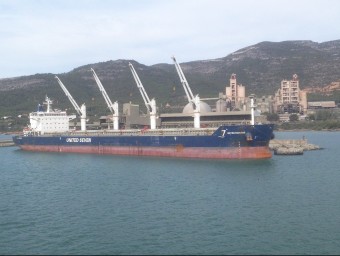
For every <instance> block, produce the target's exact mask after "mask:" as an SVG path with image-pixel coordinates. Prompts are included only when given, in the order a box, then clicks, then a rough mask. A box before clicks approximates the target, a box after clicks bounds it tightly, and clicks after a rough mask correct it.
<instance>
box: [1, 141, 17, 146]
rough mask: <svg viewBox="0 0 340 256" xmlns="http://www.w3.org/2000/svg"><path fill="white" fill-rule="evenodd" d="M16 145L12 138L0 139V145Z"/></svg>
mask: <svg viewBox="0 0 340 256" xmlns="http://www.w3.org/2000/svg"><path fill="white" fill-rule="evenodd" d="M14 145H15V144H14V142H13V141H12V140H0V147H11V146H14Z"/></svg>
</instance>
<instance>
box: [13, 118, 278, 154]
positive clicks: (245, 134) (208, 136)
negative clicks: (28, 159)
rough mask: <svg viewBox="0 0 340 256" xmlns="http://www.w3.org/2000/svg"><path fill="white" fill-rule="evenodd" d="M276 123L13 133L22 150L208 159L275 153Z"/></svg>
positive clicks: (14, 139) (15, 141)
mask: <svg viewBox="0 0 340 256" xmlns="http://www.w3.org/2000/svg"><path fill="white" fill-rule="evenodd" d="M272 138H273V125H271V124H262V125H230V126H220V127H219V128H218V129H217V130H211V129H206V128H201V129H185V128H184V129H159V130H120V131H110V132H104V131H103V132H101V131H87V132H67V133H59V134H44V135H26V136H14V137H13V141H14V143H15V144H16V145H17V146H19V147H20V148H21V149H23V150H29V151H43V152H64V153H90V154H107V155H130V156H157V157H176V158H205V159H264V158H270V157H271V156H272V153H271V151H270V150H269V141H270V139H272Z"/></svg>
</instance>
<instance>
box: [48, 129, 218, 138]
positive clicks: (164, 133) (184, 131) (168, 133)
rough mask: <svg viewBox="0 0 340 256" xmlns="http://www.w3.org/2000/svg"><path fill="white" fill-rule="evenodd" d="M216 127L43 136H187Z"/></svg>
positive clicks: (78, 132)
mask: <svg viewBox="0 0 340 256" xmlns="http://www.w3.org/2000/svg"><path fill="white" fill-rule="evenodd" d="M215 131H216V128H176V129H175V128H166V129H155V130H151V129H125V130H93V131H91V130H88V131H68V132H63V133H55V132H45V133H44V135H45V136H187V135H212V134H213V133H214V132H215Z"/></svg>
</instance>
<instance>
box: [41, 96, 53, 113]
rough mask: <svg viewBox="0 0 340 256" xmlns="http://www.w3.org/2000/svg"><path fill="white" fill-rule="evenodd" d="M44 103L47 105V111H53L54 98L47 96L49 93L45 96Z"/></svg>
mask: <svg viewBox="0 0 340 256" xmlns="http://www.w3.org/2000/svg"><path fill="white" fill-rule="evenodd" d="M43 104H45V105H47V108H46V113H49V112H51V105H52V100H51V99H50V98H49V97H47V95H46V96H45V102H44V103H43Z"/></svg>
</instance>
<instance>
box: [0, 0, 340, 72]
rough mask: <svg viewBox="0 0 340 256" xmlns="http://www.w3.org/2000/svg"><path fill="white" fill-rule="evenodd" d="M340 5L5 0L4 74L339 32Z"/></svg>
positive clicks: (202, 53)
mask: <svg viewBox="0 0 340 256" xmlns="http://www.w3.org/2000/svg"><path fill="white" fill-rule="evenodd" d="M339 7H340V2H338V1H336V0H335V1H333V0H323V1H320V0H316V1H312V2H309V1H308V2H307V1H305V0H300V1H292V0H285V1H283V0H282V1H269V0H262V1H250V0H249V1H246V0H243V1H242V0H239V1H228V0H227V1H226V0H184V1H182V0H181V1H179V0H171V1H166V0H157V1H156V0H141V1H131V0H130V1H126V0H112V1H109V0H106V1H105V0H102V1H96V0H81V1H80V0H78V1H77V0H74V1H65V0H56V1H39V0H35V1H34V0H27V1H19V0H7V1H6V0H4V1H2V2H1V3H0V34H1V47H0V54H1V58H0V65H1V67H2V70H1V71H0V77H10V76H18V75H28V74H34V73H46V72H51V73H59V72H67V71H69V70H71V69H73V68H75V67H77V66H80V65H85V64H89V63H94V62H99V61H106V60H110V59H113V60H115V59H135V60H137V61H139V62H141V63H144V64H147V65H151V64H156V63H160V62H166V63H171V59H170V56H171V55H173V54H175V55H176V56H177V57H178V59H179V60H180V61H181V62H185V61H192V60H199V59H212V58H219V57H224V56H226V55H228V54H230V53H232V52H233V51H236V50H238V49H240V48H243V47H246V46H249V45H252V44H255V43H258V42H261V41H283V40H299V39H304V40H314V41H318V42H322V41H328V40H335V39H339V38H338V37H339V35H338V34H336V33H335V31H337V27H336V26H337V25H338V24H339V23H340V22H339V21H340V17H339V15H338V14H337V10H339V9H340V8H339Z"/></svg>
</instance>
